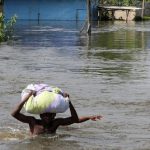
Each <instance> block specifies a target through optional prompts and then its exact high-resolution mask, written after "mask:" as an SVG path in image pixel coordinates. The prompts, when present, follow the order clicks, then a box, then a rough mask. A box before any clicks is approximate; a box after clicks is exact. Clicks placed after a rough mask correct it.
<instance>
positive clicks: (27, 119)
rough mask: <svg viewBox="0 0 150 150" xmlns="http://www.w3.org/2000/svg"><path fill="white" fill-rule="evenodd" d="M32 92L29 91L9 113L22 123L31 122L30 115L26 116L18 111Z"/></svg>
mask: <svg viewBox="0 0 150 150" xmlns="http://www.w3.org/2000/svg"><path fill="white" fill-rule="evenodd" d="M32 94H33V92H32V91H31V92H30V93H29V94H28V95H27V96H26V97H25V98H24V99H23V100H22V101H21V102H20V103H19V104H18V105H17V106H16V107H15V109H14V110H13V111H12V113H11V115H12V116H13V117H14V118H16V119H17V120H19V121H21V122H23V123H31V122H32V121H33V119H34V117H31V116H26V115H24V114H22V113H20V111H21V109H22V107H23V105H24V104H25V102H27V100H28V99H29V97H30V96H31V95H32Z"/></svg>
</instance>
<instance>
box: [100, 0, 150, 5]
mask: <svg viewBox="0 0 150 150" xmlns="http://www.w3.org/2000/svg"><path fill="white" fill-rule="evenodd" d="M100 1H101V2H102V1H103V4H106V5H115V6H137V5H139V4H140V3H141V2H142V0H100ZM147 1H150V0H147Z"/></svg>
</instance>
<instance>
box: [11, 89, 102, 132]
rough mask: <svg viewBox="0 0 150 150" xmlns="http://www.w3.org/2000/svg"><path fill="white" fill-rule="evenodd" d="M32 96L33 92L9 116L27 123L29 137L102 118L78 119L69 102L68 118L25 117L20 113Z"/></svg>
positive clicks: (48, 114) (87, 117)
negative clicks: (60, 127) (69, 114)
mask: <svg viewBox="0 0 150 150" xmlns="http://www.w3.org/2000/svg"><path fill="white" fill-rule="evenodd" d="M31 95H33V92H32V91H31V92H30V93H29V94H28V95H27V96H26V97H25V98H24V99H23V100H22V101H21V102H20V103H19V104H18V105H17V106H16V108H15V109H14V110H13V112H12V113H11V115H12V116H13V117H14V118H16V119H17V120H19V121H21V122H23V123H28V124H29V127H30V133H31V135H39V134H42V133H50V134H52V133H55V132H56V130H57V128H58V127H59V126H67V125H71V124H73V123H81V122H85V121H87V120H92V121H96V120H100V119H101V118H102V116H100V115H98V116H86V117H78V115H77V112H76V110H75V108H74V106H73V105H72V103H71V101H69V108H70V113H71V116H70V117H68V118H55V116H56V114H55V113H43V114H40V118H41V119H36V118H34V117H32V116H26V115H24V114H22V113H21V112H20V111H21V109H22V107H23V105H24V104H25V102H27V101H28V99H29V97H30V96H31ZM65 96H69V95H68V94H66V93H65V94H64V97H65Z"/></svg>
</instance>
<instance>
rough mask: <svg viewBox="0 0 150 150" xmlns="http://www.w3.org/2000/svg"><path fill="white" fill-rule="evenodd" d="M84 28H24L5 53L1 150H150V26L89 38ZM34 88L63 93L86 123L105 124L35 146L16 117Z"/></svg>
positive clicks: (0, 67)
mask: <svg viewBox="0 0 150 150" xmlns="http://www.w3.org/2000/svg"><path fill="white" fill-rule="evenodd" d="M82 26H83V22H62V21H56V22H43V23H40V24H37V22H18V24H17V25H16V28H15V37H14V38H15V40H14V41H11V42H9V43H3V44H1V45H0V79H1V81H0V83H1V84H0V95H1V98H0V107H1V110H0V119H1V122H0V149H1V150H10V149H12V150H20V149H22V150H35V149H36V150H37V149H38V150H48V149H50V150H54V149H55V150H70V149H71V150H77V149H79V150H148V149H150V22H149V21H147V22H128V23H126V22H100V23H94V24H93V29H92V35H91V36H90V37H89V36H87V35H86V34H85V32H84V30H83V32H82V33H80V32H79V31H80V30H81V29H82ZM30 83H47V84H49V85H55V86H58V87H60V88H62V89H63V90H64V91H67V92H68V93H70V95H71V100H72V103H73V104H74V106H75V108H76V110H77V112H78V114H79V116H86V115H94V114H98V115H99V114H101V115H102V116H103V119H102V120H101V121H97V122H93V121H87V122H85V123H82V124H73V125H71V126H68V127H60V128H59V129H58V131H57V134H56V135H41V136H37V137H33V138H31V137H30V136H29V131H28V125H27V124H23V123H21V122H19V121H17V120H15V119H14V118H12V117H11V116H10V113H11V111H12V109H13V108H14V106H15V105H16V104H17V103H18V102H19V101H20V92H21V90H22V89H23V88H24V87H25V86H26V85H27V84H30ZM23 112H24V110H23ZM24 113H25V112H24ZM69 115H70V113H69V111H67V112H66V113H64V114H58V116H60V117H67V116H69ZM35 117H38V116H35Z"/></svg>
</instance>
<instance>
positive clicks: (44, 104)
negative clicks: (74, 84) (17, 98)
mask: <svg viewBox="0 0 150 150" xmlns="http://www.w3.org/2000/svg"><path fill="white" fill-rule="evenodd" d="M30 91H34V92H35V95H32V96H31V97H30V98H29V99H28V101H27V102H26V103H25V104H24V108H25V110H26V111H27V112H28V113H32V114H42V113H47V112H49V113H63V112H65V111H66V110H67V109H68V108H69V101H68V100H69V98H68V97H63V91H62V90H61V89H59V88H57V87H50V86H48V85H47V84H30V85H28V86H27V87H26V88H25V89H24V90H23V91H22V93H21V98H22V100H23V99H24V97H25V96H26V95H27V94H28V93H29V92H30Z"/></svg>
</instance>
